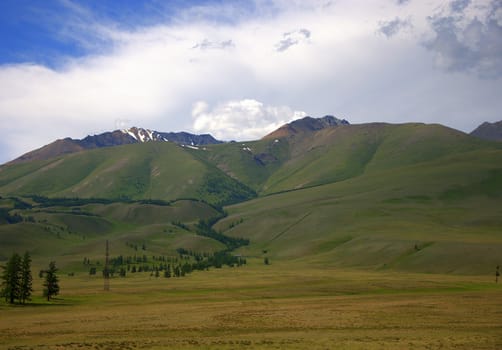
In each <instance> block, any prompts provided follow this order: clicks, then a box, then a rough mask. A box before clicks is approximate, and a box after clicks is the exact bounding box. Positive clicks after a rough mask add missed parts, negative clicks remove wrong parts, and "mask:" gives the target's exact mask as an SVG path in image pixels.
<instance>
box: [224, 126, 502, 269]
mask: <svg viewBox="0 0 502 350" xmlns="http://www.w3.org/2000/svg"><path fill="white" fill-rule="evenodd" d="M381 127H382V128H384V132H383V133H379V138H380V139H379V140H378V142H376V144H378V147H376V149H375V148H374V147H373V146H372V147H368V149H372V152H373V156H372V157H371V159H370V160H369V161H368V162H367V163H366V164H365V166H364V170H363V171H362V172H361V174H360V175H359V176H355V177H352V178H349V179H347V180H344V181H338V182H334V183H329V184H326V185H321V186H316V187H311V188H307V189H302V190H298V191H293V192H285V193H281V194H276V195H271V196H267V197H262V198H259V199H256V200H252V201H250V202H246V203H242V204H238V205H235V206H232V207H229V208H228V211H229V212H230V215H229V217H228V218H226V219H225V220H223V221H221V222H220V223H218V228H219V229H221V230H225V232H226V233H227V234H230V235H237V236H242V237H247V238H250V239H251V241H252V242H254V243H255V244H254V245H252V246H251V248H250V251H248V253H249V254H252V255H256V256H263V255H264V254H263V251H264V250H267V251H268V254H267V255H268V256H270V257H272V259H283V258H287V259H303V260H305V261H308V262H315V263H321V264H333V265H338V266H359V267H369V268H381V269H387V268H397V269H406V270H415V271H422V272H423V271H427V272H457V273H486V272H488V271H491V270H492V269H493V266H496V265H497V264H499V263H500V251H501V250H502V236H501V233H500V229H501V228H502V207H501V206H500V204H501V203H502V167H501V164H502V151H501V150H500V148H499V146H498V145H496V144H492V143H485V142H480V141H478V140H473V139H472V138H470V137H468V136H466V135H463V134H460V133H457V132H453V131H450V130H448V129H446V130H444V128H442V127H438V126H423V125H405V126H385V125H383V126H381ZM389 128H396V129H398V130H397V131H398V132H396V131H395V130H389ZM413 129H418V130H413ZM360 131H362V132H363V133H364V132H365V131H364V127H362V128H361V130H360ZM420 133H422V135H420ZM437 133H439V134H440V135H441V137H442V140H443V141H442V142H439V140H438V138H437V135H436V134H437ZM413 135H419V136H417V137H416V138H413ZM361 140H364V141H367V139H361ZM352 141H354V142H355V143H356V144H357V143H358V142H359V141H358V139H357V137H354V138H352ZM352 141H351V142H352ZM345 142H347V140H344V139H342V140H340V137H339V138H338V143H337V144H338V145H339V144H342V145H343V144H344V143H345ZM398 145H399V146H400V147H401V149H399V150H396V147H397V146H398ZM349 148H350V147H349ZM332 152H336V150H332ZM319 154H320V155H318V156H317V159H316V161H315V164H317V165H318V166H319V167H320V168H321V170H319V171H317V172H316V171H312V172H311V173H314V174H322V173H323V170H324V168H323V166H328V165H327V164H328V162H329V157H331V156H332V153H330V152H329V151H326V152H320V153H319ZM351 160H353V158H352V159H351ZM299 161H300V160H299ZM335 162H336V160H335ZM291 163H293V161H292V162H291ZM354 163H355V164H356V165H357V164H360V163H359V160H357V159H356V160H355V161H354V162H353V163H352V164H348V166H347V167H346V168H352V169H357V166H355V165H354ZM310 164H312V163H310ZM311 166H312V165H311ZM283 169H284V168H283ZM299 169H300V170H299V171H296V172H292V175H291V176H290V177H287V178H286V179H287V180H285V181H287V182H288V186H292V185H293V184H294V183H297V182H298V181H305V180H310V181H311V184H315V182H314V181H318V180H319V179H320V178H321V177H315V176H314V177H311V178H304V174H302V170H301V169H303V167H299ZM358 172H359V171H358ZM283 183H284V182H283ZM276 188H280V187H277V185H276ZM286 188H288V187H286ZM241 219H242V220H243V222H242V223H240V221H241ZM236 223H237V224H236ZM239 223H240V224H239Z"/></svg>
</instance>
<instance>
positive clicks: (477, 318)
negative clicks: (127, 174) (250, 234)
mask: <svg viewBox="0 0 502 350" xmlns="http://www.w3.org/2000/svg"><path fill="white" fill-rule="evenodd" d="M102 286H103V280H102V278H99V277H96V276H94V277H93V276H88V275H86V274H77V275H75V276H73V277H67V276H61V295H60V296H59V298H58V299H56V300H54V301H53V302H51V303H46V302H44V301H43V300H42V298H41V297H39V296H37V297H36V298H34V300H33V301H32V303H31V304H29V305H26V306H8V305H7V304H4V303H3V302H1V303H0V312H1V316H2V317H1V318H0V344H2V345H1V348H2V349H500V348H501V347H502V337H501V333H500V327H501V325H502V309H501V307H500V305H501V304H502V286H501V285H500V284H498V285H497V284H495V282H494V280H493V279H492V278H491V277H489V278H488V277H480V276H465V275H463V276H458V275H457V276H452V275H440V274H413V273H406V274H403V273H399V272H382V271H373V272H368V271H363V270H357V269H339V268H324V269H319V268H315V267H309V266H308V265H305V264H295V263H293V264H291V263H286V262H282V263H273V264H271V265H268V266H266V265H263V263H262V261H261V260H251V261H250V262H249V263H248V265H247V266H245V267H242V268H223V269H212V270H210V271H206V272H196V273H193V274H191V275H190V276H189V277H184V278H171V279H166V278H161V277H160V278H155V277H151V276H150V275H149V274H135V275H133V276H132V277H126V278H114V279H112V281H111V291H109V292H104V291H102ZM35 289H36V290H35V293H36V294H37V295H40V290H41V280H40V279H38V278H35Z"/></svg>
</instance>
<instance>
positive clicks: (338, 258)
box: [0, 123, 502, 274]
mask: <svg viewBox="0 0 502 350" xmlns="http://www.w3.org/2000/svg"><path fill="white" fill-rule="evenodd" d="M33 194H37V195H42V196H47V197H53V198H63V197H67V198H103V199H108V202H107V201H104V202H103V201H101V202H100V201H97V202H94V203H84V204H81V205H76V206H71V205H65V206H62V207H57V206H56V207H53V208H51V209H48V208H46V207H41V206H40V203H38V205H35V206H34V208H32V209H22V208H17V209H15V208H16V202H15V200H13V199H8V198H7V197H11V196H29V195H33ZM0 195H1V196H2V197H4V199H3V200H2V201H1V203H0V209H1V208H2V205H3V206H4V209H3V212H4V213H5V212H6V211H7V212H8V213H10V214H9V215H15V213H19V214H20V215H22V216H29V217H32V218H33V220H32V221H31V222H30V221H25V222H22V223H13V224H12V223H11V224H8V223H7V221H8V220H7V219H8V218H7V217H6V218H5V219H4V221H3V223H2V222H1V221H0V234H1V237H0V240H1V241H2V242H5V243H4V244H2V248H1V249H2V251H1V252H0V254H3V257H4V258H5V257H6V256H7V255H8V254H10V253H9V252H11V251H12V250H15V249H16V247H18V248H19V247H22V249H21V250H23V249H30V250H31V249H32V250H33V251H34V252H38V253H37V254H40V255H42V256H47V255H48V254H49V251H50V249H49V248H47V250H44V249H45V248H44V247H51V248H52V247H56V248H57V249H58V251H60V252H61V255H64V256H65V257H66V258H65V259H68V262H69V263H70V261H73V260H72V259H73V258H70V256H72V255H73V254H75V253H77V252H78V254H79V255H78V256H81V255H83V254H89V255H93V254H94V255H95V256H96V257H97V256H102V250H103V238H109V239H111V240H113V241H117V242H120V243H119V246H120V247H122V248H120V249H123V250H124V252H127V251H129V250H130V247H128V246H127V245H126V243H127V242H129V243H130V242H132V241H134V242H142V241H144V242H147V245H148V246H150V247H152V248H151V249H152V252H156V253H159V252H166V254H167V252H170V253H173V252H175V250H176V249H177V248H186V249H193V250H196V251H218V250H223V249H225V247H226V245H225V244H227V243H228V242H227V243H224V242H226V238H225V237H224V236H221V234H220V236H218V235H219V233H218V232H221V233H223V234H224V235H226V236H229V237H235V238H241V237H242V238H246V239H249V240H250V244H249V245H246V246H241V248H239V250H238V253H239V254H242V255H244V256H249V257H255V258H259V259H264V258H265V257H268V258H269V259H270V260H271V261H274V260H295V261H297V262H299V263H308V264H313V265H322V266H341V267H357V268H366V269H377V270H386V269H393V270H407V271H416V272H441V273H451V272H453V273H461V274H484V273H486V272H487V271H488V270H491V269H493V267H494V266H496V265H497V264H500V263H502V260H501V258H500V257H501V253H500V252H501V251H502V205H501V204H502V145H501V144H500V143H495V142H489V141H483V140H480V139H477V138H474V137H471V136H469V135H466V134H463V133H461V132H458V131H455V130H452V129H449V128H446V127H443V126H441V125H424V124H402V125H391V124H383V123H375V124H363V125H342V126H336V127H329V128H325V129H322V130H318V131H315V132H313V131H310V132H305V133H301V134H294V135H285V136H284V137H281V138H264V139H262V140H259V141H253V142H232V143H227V144H221V145H211V146H207V147H205V148H203V149H202V148H201V149H190V148H185V147H180V146H178V145H175V144H171V143H157V142H151V143H145V144H134V145H127V146H119V147H111V148H104V149H96V150H92V151H86V152H80V153H75V154H71V155H67V156H63V157H57V158H53V159H50V160H46V161H38V162H27V163H21V164H11V165H6V166H2V167H0ZM256 196H257V198H255V199H252V198H254V197H256ZM6 198H7V199H6ZM180 198H194V199H197V200H203V201H205V202H207V203H209V204H211V205H214V207H212V206H210V205H207V204H205V203H204V202H199V201H193V200H190V201H175V202H170V203H164V204H162V203H156V202H155V201H151V202H148V201H147V202H138V200H164V201H174V200H176V199H180ZM250 199H251V200H250ZM25 200H27V201H28V200H30V199H25ZM131 200H132V201H131ZM35 201H36V197H35ZM2 203H3V204H2ZM231 203H235V204H233V205H230V206H227V207H225V210H226V212H228V214H229V215H228V216H227V217H225V218H222V217H223V214H222V213H221V212H219V211H218V210H219V209H215V208H218V207H219V206H221V205H228V204H231ZM34 204H37V203H34ZM17 207H19V206H17ZM215 217H218V218H220V220H219V221H217V222H216V223H215V220H214V218H215ZM199 219H203V220H207V221H205V222H210V223H211V224H213V223H215V224H214V229H216V231H207V230H208V225H207V224H205V225H206V226H204V227H205V228H204V229H205V230H206V231H205V235H200V234H197V232H198V231H197V230H200V227H199V226H197V225H198V222H199ZM14 221H15V220H14ZM45 223H48V224H45ZM44 225H45V226H44ZM14 232H19V233H14ZM168 233H170V234H168ZM61 237H64V238H65V239H63V240H62V239H61ZM25 247H26V248H25ZM227 247H228V245H227ZM120 249H119V250H120ZM149 249H150V248H149ZM18 250H20V249H18ZM63 252H64V254H63ZM77 260H78V259H77ZM72 263H75V261H73V262H72Z"/></svg>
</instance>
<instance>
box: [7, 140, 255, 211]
mask: <svg viewBox="0 0 502 350" xmlns="http://www.w3.org/2000/svg"><path fill="white" fill-rule="evenodd" d="M215 191H217V192H218V195H217V196H215V195H214V192H215ZM0 193H1V194H4V195H32V194H37V195H42V196H49V197H79V198H93V197H94V198H110V199H119V198H122V199H151V198H154V199H162V200H174V199H177V198H199V199H203V200H206V201H207V202H210V203H213V204H216V205H223V204H228V203H231V202H236V201H242V200H245V199H248V198H250V197H252V196H254V193H253V191H252V190H250V189H249V188H247V187H246V186H243V185H242V184H241V183H239V182H237V181H235V180H233V179H232V178H230V177H228V176H227V175H225V174H224V173H223V172H221V171H219V170H218V169H217V168H215V167H214V166H211V165H208V164H204V163H202V162H201V161H199V160H198V159H197V158H196V157H194V156H193V155H191V154H190V153H189V152H187V151H186V150H185V149H184V148H182V147H180V146H178V145H176V144H174V143H160V142H149V143H144V144H134V145H125V146H118V147H109V148H100V149H95V150H90V151H86V152H79V153H73V154H70V155H67V156H63V157H57V158H53V159H50V160H47V161H34V162H30V163H22V164H12V165H7V166H3V167H2V168H0Z"/></svg>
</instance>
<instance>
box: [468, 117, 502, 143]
mask: <svg viewBox="0 0 502 350" xmlns="http://www.w3.org/2000/svg"><path fill="white" fill-rule="evenodd" d="M470 135H472V136H476V137H479V138H481V139H484V140H490V141H502V120H501V121H498V122H494V123H490V122H484V123H483V124H481V125H479V126H478V127H477V128H476V129H474V130H473V131H472V132H471V133H470Z"/></svg>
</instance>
